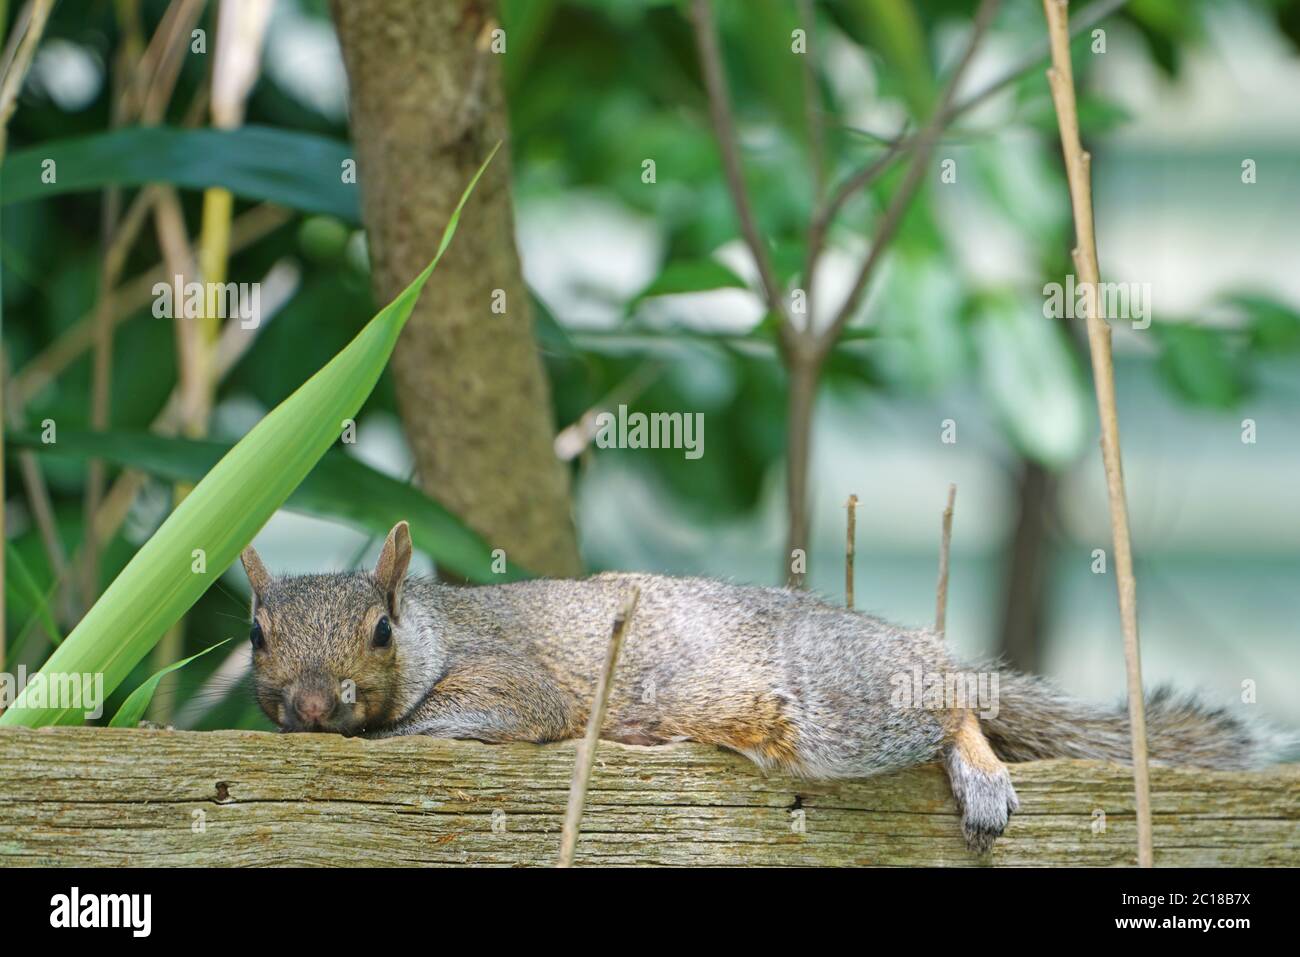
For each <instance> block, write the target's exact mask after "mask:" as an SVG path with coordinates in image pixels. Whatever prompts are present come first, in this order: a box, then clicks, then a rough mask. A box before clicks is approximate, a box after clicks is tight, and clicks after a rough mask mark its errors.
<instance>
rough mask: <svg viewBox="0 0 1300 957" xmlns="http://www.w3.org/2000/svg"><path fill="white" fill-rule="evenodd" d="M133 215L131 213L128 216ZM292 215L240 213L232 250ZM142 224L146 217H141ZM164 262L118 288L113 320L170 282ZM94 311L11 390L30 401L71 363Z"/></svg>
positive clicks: (87, 338)
mask: <svg viewBox="0 0 1300 957" xmlns="http://www.w3.org/2000/svg"><path fill="white" fill-rule="evenodd" d="M129 216H130V214H129V212H128V217H129ZM292 218H293V213H291V212H290V211H289V210H287V209H284V208H283V207H280V206H273V205H271V204H269V203H263V204H261V205H260V206H254V207H253V208H252V209H250V210H249V211H248V212H246V213H243V214H242V215H240V217H239V218H238V219H236V220H235V222H234V223H233V224H232V226H231V229H230V237H231V238H230V250H231V252H238V251H240V250H243V249H246V248H247V247H248V246H251V245H252V244H253V243H255V242H257V241H258V240H259V239H262V238H263V237H265V236H267V235H268V234H270V233H272V232H274V231H275V230H277V229H279V228H280V227H281V226H283V225H284V224H285V223H287V222H289V220H291V219H292ZM141 222H142V223H143V220H141ZM166 272H167V270H166V266H165V265H164V264H163V263H157V264H155V265H154V266H153V267H152V268H151V269H147V270H145V271H144V272H142V273H140V274H139V275H138V276H136V277H135V278H134V279H130V280H128V281H127V282H125V283H123V284H122V285H121V286H119V287H118V291H117V295H116V296H114V297H113V310H112V321H113V324H114V325H115V326H116V325H121V323H123V322H125V321H126V320H127V319H130V318H132V317H133V316H134V315H135V313H136V310H138V309H140V308H141V307H142V306H144V305H146V304H147V303H148V302H149V300H150V299H151V298H152V296H153V292H152V290H153V287H154V285H155V284H156V283H158V282H170V281H171V280H170V278H169V277H168V276H167V275H166ZM92 321H93V313H92V314H91V315H87V316H83V317H82V318H81V319H79V320H78V321H77V322H75V323H74V324H73V325H71V326H69V327H68V329H67V330H66V331H65V332H63V333H62V334H61V335H60V336H59V337H58V338H57V339H55V340H54V342H52V343H50V344H49V345H48V346H46V347H45V348H44V349H43V350H42V351H41V352H39V353H37V354H36V355H35V356H33V357H32V358H31V359H29V360H28V362H27V364H26V365H24V366H23V367H22V369H20V370H19V371H18V373H17V374H16V375H15V376H14V379H13V382H12V383H11V389H12V393H13V394H14V395H16V396H17V397H18V398H19V399H20V400H21V401H23V402H24V403H25V402H29V401H31V399H32V397H33V396H35V395H36V394H37V393H39V392H40V391H41V390H42V389H43V388H45V386H46V385H48V384H49V383H50V382H51V381H52V380H53V379H54V378H55V377H56V376H58V375H59V374H60V373H61V372H63V370H65V369H66V368H68V366H70V365H72V363H73V362H75V361H76V360H77V359H79V358H81V356H82V355H83V354H84V353H85V352H86V350H88V349H89V348H90V347H91V345H92V344H93V342H94V329H93V328H92Z"/></svg>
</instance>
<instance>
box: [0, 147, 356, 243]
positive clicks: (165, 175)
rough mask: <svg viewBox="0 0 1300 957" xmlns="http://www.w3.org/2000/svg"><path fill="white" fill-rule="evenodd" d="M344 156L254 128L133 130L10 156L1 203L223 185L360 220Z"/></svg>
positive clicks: (0, 173)
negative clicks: (126, 189)
mask: <svg viewBox="0 0 1300 957" xmlns="http://www.w3.org/2000/svg"><path fill="white" fill-rule="evenodd" d="M350 154H351V151H350V150H349V148H348V144H347V143H344V142H342V141H340V140H333V139H328V138H326V137H324V136H316V135H314V134H312V133H301V132H297V131H291V130H279V129H270V128H268V127H260V126H244V127H240V128H239V129H237V130H214V129H198V130H179V129H173V128H170V127H165V126H151V127H132V128H128V129H121V130H113V131H112V132H109V133H96V134H94V135H92V136H79V137H76V138H72V139H66V140H55V141H54V142H52V143H42V144H41V145H40V146H35V147H32V148H31V149H26V150H21V151H19V152H17V153H12V154H10V155H9V156H8V157H7V158H6V159H5V161H4V165H3V166H2V167H0V179H2V181H3V182H4V191H3V192H0V203H3V204H4V205H8V204H10V203H18V202H22V201H23V200H28V199H43V198H44V197H47V196H57V195H58V194H60V193H77V192H85V191H87V190H98V189H102V188H103V187H105V186H140V185H143V184H145V183H171V184H173V185H175V186H182V187H189V188H191V189H205V188H207V187H209V186H222V187H225V188H226V189H228V190H230V191H231V192H232V193H234V194H235V195H236V196H243V197H245V198H247V199H260V200H265V201H266V202H271V203H277V204H279V205H281V206H287V207H289V208H290V209H299V210H303V211H304V212H309V213H326V214H328V215H331V216H338V217H339V218H341V219H346V220H348V221H349V222H354V223H355V222H358V221H359V220H360V218H361V217H360V204H359V203H358V200H357V187H356V185H355V183H346V182H344V181H343V176H342V172H343V169H342V165H341V164H342V163H344V162H345V161H347V160H348V159H349V158H350ZM51 164H53V165H51ZM51 172H53V173H54V179H53V180H51V179H50V175H49V174H50V173H51Z"/></svg>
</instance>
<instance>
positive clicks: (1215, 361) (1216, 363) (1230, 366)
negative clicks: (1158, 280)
mask: <svg viewBox="0 0 1300 957" xmlns="http://www.w3.org/2000/svg"><path fill="white" fill-rule="evenodd" d="M1151 329H1152V331H1154V332H1155V334H1156V341H1157V342H1159V344H1160V347H1161V351H1160V358H1159V360H1157V363H1156V365H1157V367H1158V368H1159V370H1160V372H1161V374H1162V375H1163V376H1164V377H1165V380H1166V381H1167V382H1168V383H1169V385H1170V386H1172V387H1173V389H1174V391H1175V392H1177V393H1178V394H1179V395H1180V396H1182V397H1183V398H1184V399H1186V400H1187V401H1188V402H1191V403H1193V404H1194V405H1203V406H1208V407H1210V408H1216V409H1228V408H1232V407H1233V406H1235V405H1236V404H1237V403H1238V402H1240V401H1241V399H1242V398H1244V397H1245V395H1246V392H1247V391H1248V388H1249V381H1248V377H1247V370H1246V367H1245V364H1244V362H1243V361H1242V357H1241V355H1240V353H1239V351H1238V350H1237V349H1236V348H1234V347H1233V346H1232V344H1231V343H1230V342H1229V341H1228V335H1229V334H1228V333H1226V332H1225V331H1224V330H1220V329H1212V328H1209V327H1207V326H1193V325H1191V324H1189V323H1185V322H1177V323H1172V322H1163V323H1156V324H1154V325H1153V326H1152V327H1151Z"/></svg>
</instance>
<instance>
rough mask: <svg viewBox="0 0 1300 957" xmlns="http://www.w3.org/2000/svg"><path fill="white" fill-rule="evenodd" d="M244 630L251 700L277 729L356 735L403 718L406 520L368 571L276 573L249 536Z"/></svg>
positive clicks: (408, 543) (407, 560) (407, 637)
mask: <svg viewBox="0 0 1300 957" xmlns="http://www.w3.org/2000/svg"><path fill="white" fill-rule="evenodd" d="M240 559H241V561H242V562H243V564H244V571H245V572H246V573H247V574H248V582H249V584H250V585H251V586H252V588H253V624H252V630H251V632H250V635H249V640H250V643H251V644H252V654H253V682H254V689H255V693H256V695H257V703H258V704H259V705H261V707H262V710H263V711H265V712H266V714H267V716H268V717H269V718H270V719H271V720H272V721H274V722H275V723H276V724H277V725H278V726H279V727H280V729H281V730H282V731H331V732H336V733H340V734H347V735H352V734H360V733H361V732H363V731H365V730H367V729H373V728H376V727H381V726H383V725H384V724H386V723H388V722H390V721H392V720H394V719H395V718H397V717H399V715H398V714H397V713H396V712H397V710H398V709H399V708H400V707H401V703H402V702H403V701H404V700H405V699H406V697H407V696H406V695H405V694H404V693H403V688H402V685H401V668H400V667H399V662H400V659H401V657H402V653H403V652H402V645H403V643H404V641H409V640H410V639H411V637H412V636H411V634H410V632H409V629H408V628H407V627H406V626H407V625H409V623H408V622H405V621H403V618H402V594H401V592H402V582H403V580H404V579H405V577H406V567H407V565H408V564H409V563H410V560H411V534H410V530H409V529H408V527H407V524H406V522H399V523H398V524H397V525H395V526H393V530H392V531H391V532H389V533H388V539H387V540H386V541H385V542H384V548H383V551H382V552H381V553H380V555H379V561H378V563H377V564H376V566H375V570H374V571H373V572H353V573H350V574H336V575H297V576H288V577H284V578H272V577H271V575H270V574H268V573H267V570H266V566H265V565H263V564H262V560H261V558H259V557H258V554H257V552H256V551H254V549H253V547H252V546H251V545H250V546H249V547H248V548H246V549H244V552H243V554H242V555H240Z"/></svg>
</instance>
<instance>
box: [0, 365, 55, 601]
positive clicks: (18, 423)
mask: <svg viewBox="0 0 1300 957" xmlns="http://www.w3.org/2000/svg"><path fill="white" fill-rule="evenodd" d="M0 372H2V373H3V375H4V378H5V380H6V382H8V381H11V377H10V369H9V353H8V352H5V353H4V355H3V357H0ZM5 400H6V401H5V425H7V426H8V427H9V428H11V429H21V428H22V427H23V424H24V423H23V404H22V402H21V401H20V400H18V399H17V398H16V397H14V396H13V395H6V396H5ZM18 466H19V470H20V471H21V472H22V476H23V486H24V487H25V489H26V491H27V501H28V505H29V507H30V508H31V510H32V516H33V517H34V518H35V519H36V528H37V530H38V531H39V532H40V535H41V543H42V544H43V545H44V546H45V557H46V558H47V559H48V561H49V563H50V572H51V574H52V575H53V577H54V578H55V579H56V580H58V579H60V578H62V577H63V574H64V571H65V569H66V567H67V562H68V556H67V554H66V553H65V552H64V550H63V542H62V541H61V540H60V539H59V530H58V526H57V524H56V523H55V519H54V507H53V505H52V504H51V502H50V490H49V487H48V486H47V485H46V484H45V476H44V474H42V472H41V468H40V465H39V464H38V463H37V461H36V453H34V452H32V451H31V450H30V449H25V450H23V451H21V452H19V453H18Z"/></svg>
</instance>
